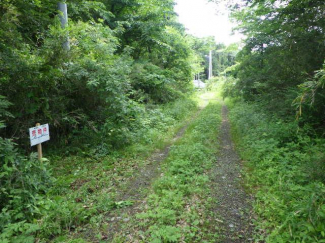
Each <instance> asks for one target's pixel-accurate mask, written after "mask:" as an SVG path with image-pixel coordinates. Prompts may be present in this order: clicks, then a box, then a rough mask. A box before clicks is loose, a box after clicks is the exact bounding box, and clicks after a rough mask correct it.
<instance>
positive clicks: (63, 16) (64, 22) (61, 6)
mask: <svg viewBox="0 0 325 243" xmlns="http://www.w3.org/2000/svg"><path fill="white" fill-rule="evenodd" d="M58 10H59V11H60V12H61V13H60V21H61V27H62V29H65V28H67V27H68V8H67V4H66V3H63V2H59V3H58ZM62 47H63V49H64V50H66V51H69V50H70V42H69V36H67V37H66V40H65V42H64V43H63V45H62Z"/></svg>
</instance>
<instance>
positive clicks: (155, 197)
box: [115, 103, 221, 242]
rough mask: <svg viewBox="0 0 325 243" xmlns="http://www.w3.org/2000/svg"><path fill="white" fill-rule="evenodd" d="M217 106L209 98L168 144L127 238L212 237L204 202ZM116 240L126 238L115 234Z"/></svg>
mask: <svg viewBox="0 0 325 243" xmlns="http://www.w3.org/2000/svg"><path fill="white" fill-rule="evenodd" d="M220 113H221V107H220V105H219V104H218V103H210V104H209V105H208V106H207V107H206V108H205V109H204V110H203V111H202V112H201V114H200V115H199V116H198V118H197V119H196V120H195V121H194V122H193V123H192V124H191V125H190V126H189V127H188V129H187V131H186V133H185V135H184V136H183V137H182V138H181V139H180V140H179V141H178V142H177V143H176V144H175V145H174V146H173V147H172V148H171V151H170V153H169V156H168V158H167V159H166V161H164V163H163V165H162V170H161V176H160V178H159V179H157V180H156V181H155V182H154V183H153V186H152V191H151V193H150V195H149V196H148V197H147V199H146V202H145V205H143V209H142V212H141V213H138V214H137V215H136V219H135V220H133V222H132V226H128V228H129V229H130V228H132V230H130V232H131V233H130V234H129V235H127V239H128V240H129V241H130V242H138V241H139V242H214V241H215V237H217V234H216V233H215V232H213V230H212V231H211V227H210V225H209V222H208V220H207V219H208V215H205V214H206V213H207V210H206V208H207V207H208V205H209V203H210V202H209V200H207V199H208V198H209V186H208V185H209V176H208V171H209V169H210V168H211V167H212V164H213V162H214V161H215V159H216V156H215V155H216V150H217V146H218V139H217V134H218V129H219V127H220V123H221V114H220ZM115 242H125V241H124V240H123V238H122V237H117V238H116V239H115Z"/></svg>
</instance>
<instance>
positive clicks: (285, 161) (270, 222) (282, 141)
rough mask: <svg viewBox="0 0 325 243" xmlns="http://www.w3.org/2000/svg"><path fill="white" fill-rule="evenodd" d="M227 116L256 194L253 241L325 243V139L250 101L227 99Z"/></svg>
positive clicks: (247, 175)
mask: <svg viewBox="0 0 325 243" xmlns="http://www.w3.org/2000/svg"><path fill="white" fill-rule="evenodd" d="M230 118H231V122H232V125H233V134H234V137H235V139H236V142H237V145H238V147H239V150H240V153H241V156H242V157H243V159H244V160H245V161H246V162H245V165H246V170H247V171H246V179H247V182H248V186H249V188H250V189H251V190H252V191H253V192H254V194H255V198H256V200H255V204H254V208H255V212H256V214H257V216H258V219H257V222H256V224H257V227H258V229H259V230H260V231H259V232H258V235H259V236H257V239H256V240H261V241H263V240H265V241H266V242H272V243H277V242H279V243H280V242H306V243H307V242H325V186H324V183H325V176H324V171H325V155H324V148H325V140H324V139H321V138H317V137H311V136H309V135H307V134H312V130H311V129H308V128H307V127H305V128H303V129H300V130H299V129H298V126H297V124H296V123H295V122H284V121H282V120H280V119H276V118H274V117H271V116H270V115H268V114H265V113H262V112H261V109H258V106H257V105H256V104H255V105H253V104H247V103H244V102H237V103H235V104H231V109H230Z"/></svg>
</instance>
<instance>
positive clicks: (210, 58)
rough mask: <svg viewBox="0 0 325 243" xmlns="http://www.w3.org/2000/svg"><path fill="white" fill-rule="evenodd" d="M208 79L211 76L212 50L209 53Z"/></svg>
mask: <svg viewBox="0 0 325 243" xmlns="http://www.w3.org/2000/svg"><path fill="white" fill-rule="evenodd" d="M208 78H209V79H211V78H212V51H210V53H209V77H208Z"/></svg>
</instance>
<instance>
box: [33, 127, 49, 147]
mask: <svg viewBox="0 0 325 243" xmlns="http://www.w3.org/2000/svg"><path fill="white" fill-rule="evenodd" d="M29 137H30V144H31V146H34V145H36V144H40V143H43V142H45V141H48V140H50V130H49V124H45V125H41V126H38V127H32V128H29Z"/></svg>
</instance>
